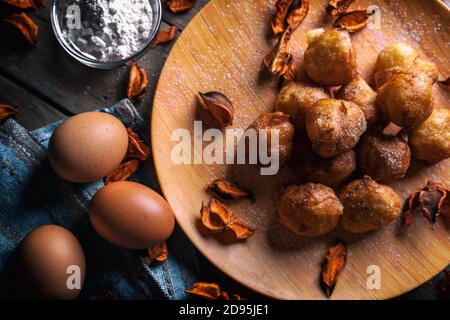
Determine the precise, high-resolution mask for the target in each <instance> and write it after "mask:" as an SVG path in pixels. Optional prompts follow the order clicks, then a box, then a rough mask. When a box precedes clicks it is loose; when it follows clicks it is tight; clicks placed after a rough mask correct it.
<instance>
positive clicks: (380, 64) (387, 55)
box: [375, 42, 419, 73]
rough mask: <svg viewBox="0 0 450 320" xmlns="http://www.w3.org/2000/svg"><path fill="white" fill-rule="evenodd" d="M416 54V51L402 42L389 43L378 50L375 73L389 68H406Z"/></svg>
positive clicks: (415, 57) (409, 65)
mask: <svg viewBox="0 0 450 320" xmlns="http://www.w3.org/2000/svg"><path fill="white" fill-rule="evenodd" d="M418 56H419V54H418V53H417V51H416V50H415V49H414V48H413V47H411V46H410V45H408V44H406V43H404V42H398V43H391V44H389V45H387V46H386V47H384V48H383V50H382V51H381V52H380V55H379V56H378V59H377V64H376V67H375V73H377V72H380V71H385V70H387V69H391V68H400V69H403V70H408V69H409V68H410V67H411V66H412V65H413V63H414V61H415V60H416V59H417V57H418Z"/></svg>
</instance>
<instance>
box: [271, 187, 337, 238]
mask: <svg viewBox="0 0 450 320" xmlns="http://www.w3.org/2000/svg"><path fill="white" fill-rule="evenodd" d="M341 215H342V204H341V202H340V201H339V199H338V198H337V196H336V194H335V193H334V191H333V190H332V189H331V188H329V187H327V186H324V185H322V184H314V183H307V184H304V185H301V186H296V185H291V186H288V187H287V188H286V189H285V190H284V192H283V194H282V196H281V199H280V204H279V206H278V217H279V219H280V223H281V224H282V225H284V226H285V227H286V228H288V229H289V230H291V231H292V232H294V233H295V234H297V235H300V236H308V237H318V236H321V235H324V234H326V233H328V232H330V231H332V230H333V229H334V228H335V227H336V226H337V224H338V222H339V217H340V216H341Z"/></svg>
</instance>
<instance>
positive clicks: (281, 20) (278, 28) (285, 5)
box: [271, 0, 294, 37]
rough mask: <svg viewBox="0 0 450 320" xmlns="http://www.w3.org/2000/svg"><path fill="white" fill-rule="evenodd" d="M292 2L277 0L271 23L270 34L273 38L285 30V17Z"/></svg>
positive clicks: (290, 0)
mask: <svg viewBox="0 0 450 320" xmlns="http://www.w3.org/2000/svg"><path fill="white" fill-rule="evenodd" d="M293 2H294V0H278V1H277V3H276V5H275V8H276V13H275V17H274V19H273V21H272V24H271V26H272V32H273V35H274V36H275V37H277V36H278V35H280V34H282V33H283V32H284V30H285V29H286V23H285V21H286V17H287V15H288V13H289V8H290V7H291V5H292V3H293Z"/></svg>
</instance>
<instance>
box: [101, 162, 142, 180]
mask: <svg viewBox="0 0 450 320" xmlns="http://www.w3.org/2000/svg"><path fill="white" fill-rule="evenodd" d="M140 164H141V162H140V161H139V160H137V159H132V160H129V161H127V162H124V163H122V164H121V165H120V166H119V167H118V168H117V169H115V170H113V171H112V172H111V173H110V174H108V175H107V176H106V178H105V184H109V183H112V182H117V181H125V180H127V179H128V178H130V177H131V176H132V175H133V174H134V173H135V172H136V171H138V169H139V165H140Z"/></svg>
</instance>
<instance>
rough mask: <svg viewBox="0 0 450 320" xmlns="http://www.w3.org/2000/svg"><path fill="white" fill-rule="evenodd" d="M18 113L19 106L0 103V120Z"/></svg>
mask: <svg viewBox="0 0 450 320" xmlns="http://www.w3.org/2000/svg"><path fill="white" fill-rule="evenodd" d="M18 114H19V108H17V107H14V106H11V105H9V104H0V121H2V120H5V119H6V118H9V117H13V116H17V115H18Z"/></svg>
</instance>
